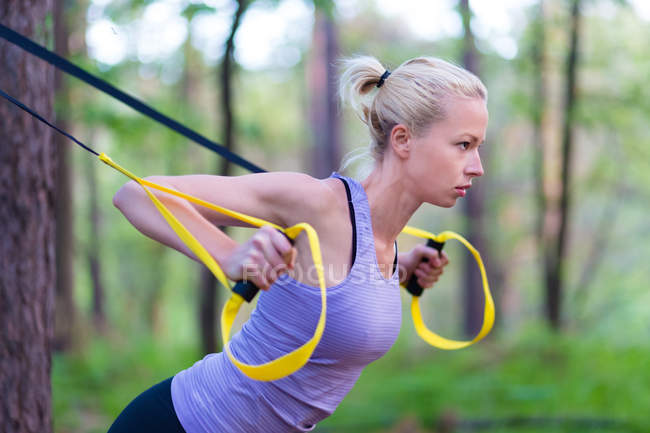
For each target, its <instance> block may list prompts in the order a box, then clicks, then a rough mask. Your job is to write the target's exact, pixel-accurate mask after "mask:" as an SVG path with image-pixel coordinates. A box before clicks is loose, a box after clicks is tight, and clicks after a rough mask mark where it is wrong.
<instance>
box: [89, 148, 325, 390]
mask: <svg viewBox="0 0 650 433" xmlns="http://www.w3.org/2000/svg"><path fill="white" fill-rule="evenodd" d="M99 159H100V160H101V161H102V162H104V163H105V164H107V165H109V166H111V167H113V168H114V169H116V170H118V171H119V172H121V173H123V174H124V175H126V176H127V177H129V178H131V179H133V180H135V181H136V182H138V184H139V185H140V186H141V187H142V188H143V189H144V190H145V192H146V193H147V195H148V196H149V198H150V199H151V201H152V202H153V203H154V205H155V206H156V208H157V209H158V211H159V212H160V213H161V215H162V216H163V217H164V218H165V220H166V221H167V223H168V224H169V225H170V227H171V228H172V229H173V230H174V232H176V234H177V235H178V237H179V238H180V239H181V240H182V241H183V242H185V244H186V245H187V246H188V248H190V250H191V251H192V252H193V253H194V254H195V255H196V257H198V258H199V259H200V260H201V261H202V262H203V263H204V264H205V265H206V266H207V267H208V269H210V271H211V272H212V273H213V274H214V276H215V277H216V278H217V279H218V280H219V281H220V282H221V284H223V285H224V286H225V287H227V288H228V289H231V287H230V283H229V281H228V278H227V277H226V275H225V274H224V273H223V271H222V270H221V268H220V267H219V265H218V264H217V262H216V261H215V260H214V259H213V258H212V256H211V255H210V254H209V253H208V252H207V250H206V249H205V248H204V247H203V245H201V243H200V242H199V241H198V240H197V239H196V238H195V237H194V236H193V235H192V234H191V233H190V232H189V230H187V229H186V228H185V227H184V226H183V224H181V222H180V221H179V220H178V219H177V218H176V217H175V216H174V215H173V214H172V213H171V212H170V211H169V210H168V209H167V208H166V207H165V205H164V204H162V202H161V201H160V200H158V198H157V197H156V196H155V195H154V194H153V193H151V191H150V190H149V188H148V187H151V188H154V189H158V190H160V191H164V192H167V193H169V194H173V195H175V196H178V197H182V198H184V199H187V200H189V201H191V202H193V203H197V204H199V205H201V206H205V207H208V208H210V209H213V210H215V211H217V212H221V213H224V214H226V215H228V216H231V217H233V218H237V219H239V220H241V221H244V222H246V223H249V224H251V225H253V226H257V227H261V226H263V225H271V226H273V227H275V228H277V229H279V230H282V231H283V232H284V233H285V234H286V235H287V236H288V237H289V238H291V239H295V238H296V237H297V236H298V235H299V234H300V233H301V232H303V231H304V232H305V233H306V234H307V237H308V240H309V248H310V250H311V255H312V260H313V262H314V266H315V267H316V271H317V273H318V283H319V285H320V292H321V312H320V317H319V318H318V324H317V325H316V330H315V331H314V335H313V337H312V338H311V339H309V340H308V341H307V342H306V343H305V344H303V345H302V346H300V347H298V348H297V349H295V350H293V351H292V352H289V353H287V354H285V355H283V356H281V357H279V358H277V359H274V360H272V361H269V362H267V363H264V364H260V365H251V364H245V363H243V362H241V361H239V360H238V359H236V358H235V357H234V356H233V354H232V353H231V351H230V347H229V346H228V344H227V343H228V341H229V339H230V330H231V328H232V324H233V322H234V320H235V317H236V316H237V312H238V311H239V308H240V307H241V304H242V302H243V298H242V297H241V296H240V295H238V294H236V293H233V294H232V296H231V297H230V299H229V300H228V301H227V302H226V304H225V305H224V307H223V310H222V312H221V338H222V340H223V345H224V347H225V351H226V353H227V355H228V357H229V358H230V360H231V361H232V362H233V364H235V365H236V366H237V367H238V368H239V369H240V370H241V371H242V373H244V374H245V375H246V376H248V377H250V378H251V379H256V380H262V381H269V380H276V379H280V378H282V377H285V376H288V375H290V374H292V373H294V372H295V371H297V370H298V369H300V368H301V367H302V366H303V365H305V363H306V362H307V361H308V360H309V358H310V357H311V354H312V353H313V352H314V349H315V348H316V346H317V345H318V343H319V342H320V339H321V337H322V335H323V331H324V329H325V317H326V312H327V293H326V290H325V277H324V272H323V258H322V256H321V249H320V243H319V241H318V235H317V234H316V231H315V230H314V229H313V227H311V226H310V225H309V224H307V223H300V224H296V225H294V226H292V227H289V228H287V229H282V228H281V227H280V226H278V225H275V224H272V223H269V222H267V221H264V220H262V219H259V218H254V217H251V216H248V215H244V214H241V213H239V212H234V211H231V210H229V209H226V208H223V207H221V206H217V205H214V204H212V203H209V202H206V201H203V200H200V199H198V198H196V197H192V196H190V195H187V194H184V193H181V192H178V191H174V190H172V189H169V188H165V187H164V186H161V185H158V184H156V183H153V182H150V181H147V180H144V179H141V178H139V177H138V176H136V175H134V174H133V173H131V172H129V171H128V170H126V169H125V168H123V167H121V166H119V165H118V164H116V163H115V162H114V161H113V160H112V159H111V158H110V157H108V156H107V155H106V154H104V153H102V154H101V155H99Z"/></svg>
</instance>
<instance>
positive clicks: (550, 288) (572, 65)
mask: <svg viewBox="0 0 650 433" xmlns="http://www.w3.org/2000/svg"><path fill="white" fill-rule="evenodd" d="M579 25H580V0H573V2H572V5H571V35H570V42H569V52H568V53H567V60H566V77H567V78H566V90H565V96H564V97H565V104H564V125H563V128H562V174H561V182H562V186H561V196H560V221H559V228H558V232H557V238H556V240H555V244H554V245H552V246H549V248H548V249H547V251H546V260H545V263H546V315H547V319H548V321H549V323H550V325H551V327H552V328H553V329H556V330H557V329H559V328H560V326H561V311H562V292H563V288H564V282H565V271H566V267H565V262H566V239H567V231H568V226H569V216H570V215H569V213H570V207H571V191H570V186H571V176H570V175H571V171H570V168H571V162H572V158H571V157H572V153H573V126H574V122H573V120H574V108H575V105H576V76H577V74H576V66H577V64H578V37H579Z"/></svg>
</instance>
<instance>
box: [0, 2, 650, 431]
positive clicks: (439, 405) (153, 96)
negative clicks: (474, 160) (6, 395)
mask: <svg viewBox="0 0 650 433" xmlns="http://www.w3.org/2000/svg"><path fill="white" fill-rule="evenodd" d="M43 5H47V6H43ZM21 7H27V8H29V7H32V8H45V9H44V12H42V11H41V12H40V13H42V14H43V15H42V16H43V17H44V19H42V20H41V21H40V25H37V26H36V30H34V34H32V35H27V36H30V37H32V38H34V39H35V40H36V41H37V42H39V43H41V44H43V45H45V46H48V47H49V48H51V49H54V50H55V51H57V52H58V53H59V54H60V55H62V56H64V57H65V58H67V59H69V60H70V61H72V62H73V63H74V64H76V65H79V66H81V67H83V68H84V69H86V70H88V71H89V72H91V73H93V74H97V75H98V76H100V77H102V78H103V79H105V80H107V81H108V82H110V83H111V84H113V85H114V86H116V87H118V88H120V89H122V90H123V91H125V92H127V93H129V94H130V95H133V96H135V97H137V98H138V99H140V100H142V101H144V102H146V103H147V104H149V105H151V106H153V107H154V108H156V109H157V110H158V111H160V112H162V113H164V114H166V115H168V116H170V117H171V118H173V119H176V120H177V121H179V122H180V123H183V124H185V125H187V126H188V127H190V128H192V129H194V130H196V131H198V132H200V133H201V134H203V135H205V136H206V137H209V138H210V139H213V140H214V141H217V142H219V143H222V144H224V145H225V146H227V147H228V148H230V149H231V150H232V151H234V152H235V153H238V154H239V155H241V156H243V157H244V158H246V159H248V160H250V161H252V162H253V163H255V164H257V165H259V166H261V167H264V168H265V169H267V170H271V171H287V170H288V171H300V172H306V173H309V174H312V175H314V176H318V177H325V176H328V175H329V174H330V173H331V172H332V171H334V170H337V171H339V170H341V162H342V160H343V159H345V157H346V155H349V153H350V152H357V151H358V149H361V148H364V147H365V146H366V145H367V142H368V137H367V132H366V130H365V128H364V125H363V124H362V123H361V122H360V121H359V120H358V119H357V118H356V117H355V116H354V115H353V113H351V112H350V110H349V109H348V108H345V107H340V106H339V104H338V102H337V99H336V95H335V87H336V78H337V73H338V70H337V63H336V62H337V60H338V59H340V58H342V57H346V56H351V55H355V54H368V55H373V56H376V57H377V58H378V59H380V60H381V61H382V62H383V63H384V64H385V65H386V66H387V67H388V68H389V69H392V68H395V67H397V66H398V65H399V64H400V63H401V62H402V61H404V60H407V59H409V58H412V57H415V56H419V55H433V56H438V57H442V58H444V59H447V60H449V61H452V62H455V63H457V64H459V65H463V66H465V67H467V68H468V69H470V70H472V71H474V72H475V73H476V74H477V75H479V76H480V77H481V78H482V79H483V81H484V82H485V83H486V85H487V87H488V89H489V92H490V95H489V103H488V105H489V111H490V125H489V130H488V135H487V140H486V144H485V148H484V151H483V158H484V166H485V171H486V175H485V176H484V177H483V178H481V179H480V180H478V182H476V184H477V187H476V188H472V190H471V191H470V193H469V194H468V197H467V198H466V199H463V202H462V203H460V202H459V203H460V204H459V205H458V206H456V207H455V208H453V209H438V208H434V207H433V206H423V207H422V208H421V209H420V210H418V212H417V213H416V215H415V216H414V217H413V219H412V221H411V223H410V224H411V225H414V226H416V227H421V228H424V229H426V230H429V231H432V232H436V233H437V232H440V231H443V230H447V229H449V230H454V231H457V232H459V233H461V234H463V235H465V236H466V237H467V238H468V239H469V240H470V241H471V242H472V243H473V244H474V245H476V246H477V248H478V249H479V251H480V252H481V254H482V256H483V258H484V260H485V263H486V266H487V270H488V277H489V281H490V287H491V290H492V292H493V294H494V296H495V301H496V312H497V313H496V314H497V322H496V324H495V328H494V330H493V331H492V332H491V334H490V335H489V336H488V337H487V338H486V339H485V340H484V341H482V342H480V343H478V344H476V345H474V346H471V347H470V348H468V349H464V350H461V351H452V352H446V351H440V350H437V349H433V348H431V347H429V346H427V345H426V344H425V343H424V342H422V341H421V340H420V339H419V337H418V336H417V335H416V334H415V331H414V329H413V326H412V324H411V320H410V312H409V309H408V305H409V302H410V297H409V296H407V295H406V294H404V295H403V301H404V302H403V305H404V310H403V325H402V331H401V334H400V337H399V339H398V341H397V343H396V344H395V346H394V347H393V348H392V349H391V351H390V352H389V353H388V354H387V355H386V356H385V357H384V358H382V359H381V360H379V361H377V362H375V363H373V364H372V365H370V366H369V367H368V368H367V369H366V370H365V371H364V373H363V375H362V376H361V378H360V379H359V382H358V384H357V385H356V386H355V388H354V389H353V390H352V391H351V393H350V394H349V395H348V396H347V397H346V399H345V400H344V401H343V403H342V404H341V405H340V407H339V409H338V410H337V411H336V413H335V414H334V415H333V416H332V417H330V418H328V419H327V420H325V421H324V422H322V423H321V424H319V426H318V427H317V428H316V431H317V432H407V431H408V432H413V431H427V432H428V431H439V432H451V431H490V432H518V431H526V432H531V431H534V432H538V431H539V432H556V431H557V432H565V431H566V432H569V431H570V432H580V431H584V432H587V431H608V432H613V431H621V432H622V431H638V432H645V431H650V419H649V417H648V414H647V409H648V407H650V393H649V392H648V389H650V370H649V369H648V365H649V362H648V361H649V360H650V339H649V338H648V337H649V336H650V302H649V301H650V294H649V291H648V279H649V278H650V267H649V266H648V257H650V254H649V253H650V222H649V219H648V217H647V213H648V210H650V205H649V203H650V139H649V138H648V137H650V134H649V132H650V127H649V126H648V121H647V120H648V118H649V115H650V103H649V102H648V101H650V90H648V86H647V85H646V84H647V81H648V78H649V77H650V56H649V55H648V50H647V45H645V44H646V43H647V41H648V40H650V26H648V22H649V21H650V9H649V8H648V3H646V2H644V1H642V0H638V1H622V0H621V1H612V0H567V1H561V0H538V1H534V0H528V1H524V2H515V1H505V0H504V1H499V2H496V1H471V2H469V1H468V0H459V1H452V0H444V1H437V2H424V1H415V0H410V1H401V2H389V1H382V0H377V1H370V0H345V1H344V0H340V1H334V2H332V1H328V0H314V1H307V0H257V1H244V0H239V1H232V0H213V1H206V2H197V1H190V0H157V1H148V0H137V1H135V0H134V1H114V2H109V1H103V0H97V1H92V2H88V1H84V2H71V1H60V2H53V3H50V2H43V4H42V5H30V6H24V5H23V6H21ZM2 8H4V10H3V11H2V12H3V13H2V14H0V18H1V19H0V22H1V23H2V24H4V25H7V26H9V27H12V24H14V23H12V20H11V19H10V18H11V17H12V15H11V14H10V13H8V12H7V11H6V6H2ZM26 13H29V10H27V11H26ZM0 50H6V52H10V50H17V48H13V47H11V48H10V47H9V45H8V44H7V43H6V42H0ZM41 63H42V65H40V66H39V67H40V68H42V69H43V70H51V69H52V67H51V66H50V65H47V64H45V63H44V62H41ZM1 73H2V72H1V71H0V74H1ZM25 77H26V78H25V80H27V79H28V78H29V74H25ZM52 82H53V84H54V85H55V87H56V92H55V98H54V99H53V100H54V112H53V117H54V119H55V123H56V124H57V125H59V126H62V127H65V128H67V130H69V131H70V132H72V133H73V134H74V135H75V136H76V137H78V138H79V139H81V140H82V141H84V142H86V143H88V144H90V145H91V146H92V147H93V148H95V149H97V150H99V151H103V152H106V153H107V154H109V155H110V156H111V157H113V159H115V160H116V161H118V162H119V163H121V164H123V165H125V166H126V167H128V168H129V169H131V170H132V171H134V172H135V173H137V174H139V175H140V176H147V175H155V174H166V175H180V174H188V173H215V174H217V173H218V174H227V175H240V174H244V173H246V170H244V169H241V168H238V167H236V166H234V165H232V164H227V163H225V162H224V160H223V159H222V158H220V157H219V156H217V155H215V154H213V153H211V152H210V151H209V150H207V149H205V148H201V147H200V146H198V145H196V144H195V143H192V142H190V141H188V140H187V139H185V138H183V137H181V136H179V135H178V134H176V133H174V132H171V131H169V130H168V129H166V128H164V127H162V126H161V125H159V124H157V123H155V122H153V121H151V120H150V119H147V118H145V117H144V116H142V115H141V114H138V113H136V112H135V111H133V110H131V109H130V108H127V107H126V106H124V105H123V104H121V103H119V102H117V101H115V100H113V99H111V98H110V97H108V96H106V95H104V94H102V93H100V92H98V91H96V90H95V89H93V88H91V87H89V86H88V85H86V84H84V83H81V82H80V81H78V80H76V79H74V78H71V77H66V76H61V75H58V74H57V76H56V77H55V79H54V80H53V81H52ZM3 90H5V91H7V92H8V93H11V92H10V90H12V91H13V89H8V88H5V87H3ZM19 92H20V90H16V93H15V94H14V96H20V93H19ZM43 98H44V100H46V99H47V95H44V96H43ZM1 109H2V110H5V111H7V110H13V108H9V107H8V103H7V102H6V101H3V102H2V108H1ZM5 111H2V112H5ZM20 116H24V117H27V114H20ZM29 122H32V120H31V119H30V120H29ZM27 125H28V127H29V128H31V129H34V130H36V131H43V130H44V129H42V128H45V127H44V126H41V125H36V124H35V123H27ZM0 129H3V130H4V132H3V134H9V133H10V132H11V131H10V126H9V125H7V124H3V125H2V128H0ZM41 135H42V134H41ZM48 137H49V136H48ZM51 140H53V141H54V142H55V143H56V145H55V148H56V153H57V160H58V164H59V165H58V168H57V171H56V186H54V187H53V188H54V189H55V191H56V197H57V200H56V209H54V212H55V216H56V217H55V218H53V221H55V225H56V233H57V236H56V241H55V247H56V259H57V262H56V278H55V279H52V280H51V281H50V282H49V283H47V284H45V285H44V286H43V287H44V288H43V290H46V291H49V293H51V294H52V296H53V299H54V300H55V301H54V304H55V305H52V309H51V311H53V313H54V315H53V317H52V318H51V319H52V320H51V321H49V322H48V323H49V324H50V325H51V326H50V325H48V329H51V331H52V332H51V335H50V337H51V340H48V341H50V342H51V348H52V353H53V355H52V364H51V367H52V370H51V385H52V400H51V415H50V414H49V413H48V410H49V409H48V410H46V411H45V412H44V414H43V415H42V417H43V419H45V424H46V425H47V424H48V423H49V422H50V420H53V430H54V431H55V432H61V433H63V432H103V431H105V430H106V429H107V427H108V426H109V425H110V423H111V422H112V420H113V419H114V418H115V416H116V415H117V414H118V413H119V412H120V410H121V409H122V408H123V407H124V406H125V405H126V404H127V403H128V402H129V401H130V400H131V399H132V398H133V397H135V396H136V395H137V394H138V393H139V392H141V391H142V390H144V389H146V388H147V387H149V386H151V385H152V384H154V383H156V382H158V381H160V380H163V379H165V378H167V377H169V376H171V375H173V374H175V373H176V372H178V371H179V370H181V369H183V368H187V367H188V366H190V365H191V364H192V363H193V362H195V361H196V360H198V359H200V358H201V357H202V356H203V355H204V354H206V353H210V352H213V351H215V350H219V349H220V343H219V342H218V340H217V337H216V336H217V335H219V334H218V327H217V323H218V320H216V317H217V316H218V311H220V306H221V305H222V304H223V302H224V301H225V299H226V296H227V293H226V292H225V290H224V289H223V288H222V287H217V286H216V284H215V282H214V280H213V279H212V278H211V277H210V276H209V274H208V273H206V271H205V270H204V269H202V267H201V266H199V265H197V264H196V263H194V262H192V261H190V260H188V259H187V258H186V257H184V256H182V255H180V254H178V253H177V252H175V251H171V250H169V249H167V248H164V247H163V246H161V245H158V244H156V243H154V242H152V241H151V240H149V239H146V238H145V237H143V236H142V235H141V234H139V233H138V232H137V231H136V230H135V229H134V228H133V227H132V226H131V225H130V224H129V223H128V222H127V221H126V220H125V219H124V218H123V217H122V216H121V214H120V213H119V212H118V211H117V209H115V208H114V207H113V206H112V204H111V198H112V196H113V194H114V193H115V192H116V191H117V189H119V187H120V186H121V185H122V184H123V183H124V182H125V181H126V178H124V177H123V176H122V175H120V174H119V173H117V172H116V171H114V170H108V169H106V167H105V166H103V165H102V164H100V163H99V162H98V161H97V160H96V159H94V158H92V157H89V154H88V153H86V152H83V151H81V150H80V149H79V148H77V147H76V146H75V145H74V144H73V143H72V142H70V141H69V140H67V139H65V138H62V137H56V136H53V135H52V137H51ZM4 151H5V149H3V150H1V151H0V152H4ZM368 162H369V161H368V159H367V158H365V159H364V158H361V159H356V160H355V161H354V162H353V163H352V164H351V165H350V166H349V167H347V168H346V169H345V170H344V173H346V174H348V175H351V176H353V177H356V178H358V179H361V178H362V177H363V175H364V173H365V172H366V171H367V167H368ZM7 194H9V193H7ZM3 196H4V195H3ZM7 233H8V232H7ZM230 233H231V234H232V236H234V237H235V238H236V239H238V240H244V239H246V237H247V236H250V234H251V231H250V230H246V229H234V230H231V232H230ZM5 239H8V236H7V237H5V236H3V242H4V241H5ZM398 242H399V245H400V250H401V251H407V250H408V249H410V248H411V247H413V246H415V245H416V244H417V243H418V242H420V240H418V239H410V238H407V237H404V238H400V239H399V240H398ZM446 251H447V252H448V254H449V255H450V257H451V261H452V264H451V265H450V266H449V267H448V270H447V271H445V275H444V277H443V278H442V279H441V280H440V282H439V283H437V284H436V286H435V287H434V289H432V290H429V291H427V292H426V293H425V295H424V296H423V297H422V306H423V307H422V308H423V310H424V312H425V320H426V322H427V324H428V326H429V327H430V328H431V329H433V330H435V331H436V332H439V333H441V334H442V335H445V336H448V337H451V338H459V339H461V338H468V337H471V336H473V335H474V334H475V333H476V331H477V330H478V328H480V325H481V322H482V308H483V301H484V300H483V297H482V294H481V286H480V280H477V272H476V265H475V263H474V262H473V259H471V257H470V256H469V254H468V253H467V252H466V251H465V250H464V249H463V248H461V247H459V246H457V245H453V244H452V243H450V244H449V245H448V246H446ZM8 269H9V267H6V269H4V270H5V271H7V270H8ZM17 293H18V288H17V287H14V286H11V285H10V284H5V285H3V294H4V296H6V297H4V298H3V300H6V299H11V296H17ZM29 302H34V305H36V302H38V301H37V300H36V299H34V300H33V301H29ZM6 305H9V302H7V303H6ZM250 309H251V307H249V308H248V309H247V310H246V311H244V312H242V313H240V317H239V323H238V324H237V326H241V323H242V322H243V321H244V320H245V319H246V317H247V315H248V314H249V312H250ZM7 317H9V316H8V315H5V318H7ZM6 320H7V321H8V319H6ZM3 326H5V324H3ZM45 333H46V334H48V331H45ZM6 335H7V334H6V333H3V334H2V337H1V338H2V339H5V337H6ZM48 335H49V334H48ZM48 338H49V337H48ZM23 341H24V342H25V344H31V343H30V342H29V336H28V335H26V336H25V338H24V340H23ZM0 343H2V344H3V352H2V353H3V354H7V353H8V354H10V355H11V351H10V350H7V348H8V347H10V346H9V344H8V343H7V341H6V340H4V341H0ZM48 352H49V349H48ZM8 358H10V356H8V357H7V359H8ZM3 370H4V371H5V373H4V374H5V376H6V377H8V375H9V374H12V373H11V371H12V370H10V369H5V368H3ZM16 377H19V379H18V380H26V379H24V378H23V377H22V376H20V375H16ZM3 389H4V388H3ZM46 391H47V390H46ZM44 394H45V395H46V397H42V398H43V399H44V400H48V399H49V393H48V392H45V393H44ZM7 401H8V400H7ZM44 404H45V405H46V406H48V405H49V404H50V403H49V400H48V401H47V402H46V403H44ZM3 413H5V414H6V413H8V412H3ZM39 416H41V415H39ZM7 419H8V418H7ZM4 422H5V421H2V422H0V429H2V428H3V426H4V427H6V426H7V425H8V424H4ZM7 422H8V421H7ZM7 431H10V430H7ZM16 431H31V430H29V429H24V430H20V429H18V430H16ZM35 431H36V430H35ZM39 431H45V430H39Z"/></svg>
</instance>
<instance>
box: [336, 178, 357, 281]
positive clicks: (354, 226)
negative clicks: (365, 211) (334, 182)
mask: <svg viewBox="0 0 650 433" xmlns="http://www.w3.org/2000/svg"><path fill="white" fill-rule="evenodd" d="M339 179H341V182H343V185H345V194H346V195H347V196H348V207H349V208H350V221H352V263H351V264H350V268H352V266H353V265H354V261H355V259H356V258H357V219H356V216H355V214H354V206H353V205H352V194H351V193H350V186H349V185H348V182H347V181H346V180H345V179H343V178H342V177H339Z"/></svg>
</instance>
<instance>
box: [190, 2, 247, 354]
mask: <svg viewBox="0 0 650 433" xmlns="http://www.w3.org/2000/svg"><path fill="white" fill-rule="evenodd" d="M250 4H251V2H250V1H249V0H237V10H236V11H235V13H234V15H233V19H232V24H231V27H230V34H229V35H228V39H226V43H225V51H224V54H223V60H222V62H221V75H220V87H221V107H220V108H221V112H222V113H223V124H222V125H223V138H222V143H223V146H224V147H225V148H226V149H228V150H229V151H231V152H233V151H235V150H234V149H235V146H236V145H235V134H234V131H235V128H236V126H235V118H234V116H233V100H234V97H233V86H232V78H233V73H234V69H235V65H234V61H235V58H234V55H233V54H234V50H235V35H236V34H237V30H238V29H239V25H240V23H241V19H242V16H243V15H244V13H245V12H246V9H247V8H248V6H249V5H250ZM231 170H232V164H231V163H230V161H229V160H227V159H226V158H221V160H220V162H219V168H218V171H217V173H218V174H220V175H222V176H229V175H230V174H231ZM221 229H222V230H224V231H226V228H225V227H221ZM199 293H200V296H199V304H198V306H199V329H200V330H201V349H202V350H203V353H206V354H207V353H212V352H216V351H217V350H218V345H217V337H216V336H217V334H218V333H217V330H218V329H217V320H216V316H217V314H216V307H217V305H218V300H217V280H216V278H215V277H214V275H212V272H210V270H209V269H207V268H206V267H204V266H203V267H202V268H201V280H200V286H199Z"/></svg>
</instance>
